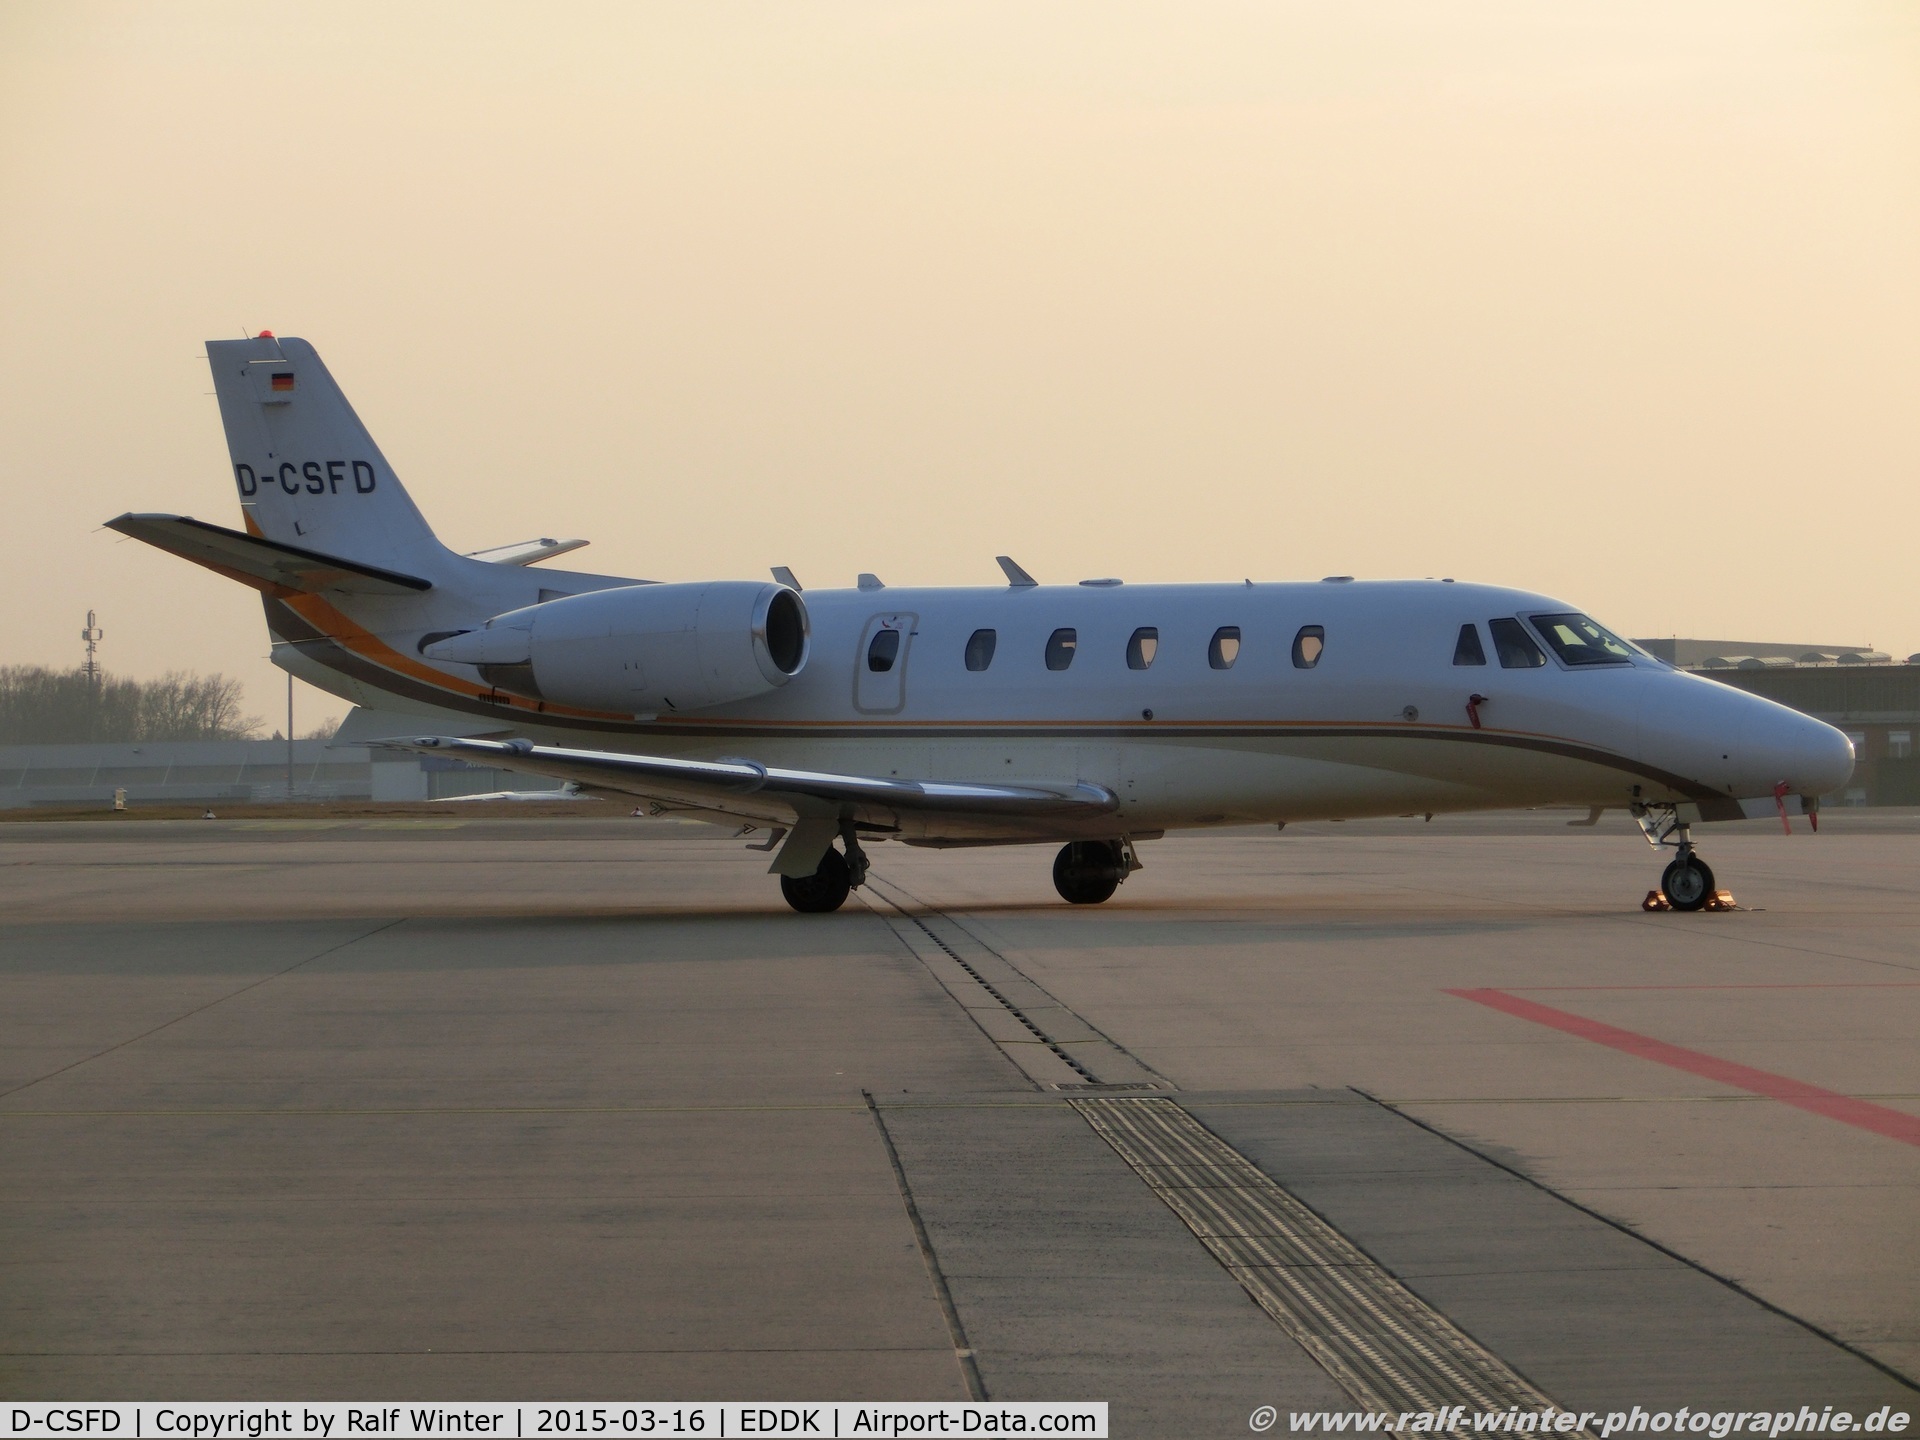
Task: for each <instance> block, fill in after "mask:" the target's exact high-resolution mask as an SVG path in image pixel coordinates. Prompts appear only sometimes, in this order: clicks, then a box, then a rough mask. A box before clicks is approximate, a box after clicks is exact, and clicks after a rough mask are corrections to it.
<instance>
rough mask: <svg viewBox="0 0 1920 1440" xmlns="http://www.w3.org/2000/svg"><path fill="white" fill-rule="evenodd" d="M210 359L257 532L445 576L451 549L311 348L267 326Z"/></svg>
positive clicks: (245, 508) (215, 344) (237, 476)
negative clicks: (275, 333)
mask: <svg viewBox="0 0 1920 1440" xmlns="http://www.w3.org/2000/svg"><path fill="white" fill-rule="evenodd" d="M207 359H208V361H209V362H210V363H211V365H212V367H213V385H214V390H215V392H216V393H217V394H218V396H219V397H220V423H221V424H222V425H223V426H224V427H225V428H226V432H227V452H228V456H229V458H230V459H231V460H232V462H233V479H234V484H235V486H236V488H237V489H238V490H239V492H240V508H241V512H242V514H243V515H244V516H245V519H246V528H247V532H248V533H249V534H252V535H257V536H259V537H260V538H261V539H264V540H271V541H274V542H276V543H278V544H281V545H296V546H299V547H300V548H302V549H307V550H317V551H320V552H322V553H324V554H328V555H336V556H339V557H340V558H341V559H344V560H351V561H355V562H357V563H359V564H363V565H374V566H378V567H380V568H382V569H385V570H393V571H400V572H403V573H408V574H425V575H426V576H427V578H429V579H432V578H437V576H435V575H434V574H433V573H432V572H435V571H441V570H443V569H444V568H445V562H446V560H447V559H448V558H450V557H449V555H448V552H447V550H446V547H445V546H443V545H441V543H440V542H439V540H438V539H436V538H435V536H434V533H433V529H432V527H431V526H429V525H428V524H427V521H426V517H425V516H423V515H422V514H421V513H420V511H419V509H418V507H416V506H415V505H414V503H413V500H412V498H411V497H410V496H409V495H408V494H407V492H406V490H405V489H404V488H403V487H402V486H401V484H400V481H399V479H398V478H397V477H396V476H395V475H394V473H393V467H392V466H391V465H389V464H388V463H387V458H386V456H384V455H382V454H381V453H380V447H379V446H378V445H376V444H375V443H374V441H373V437H372V436H371V435H369V434H368V433H367V427H366V426H365V425H363V424H362V423H361V422H360V417H359V416H358V415H356V414H355V413H354V410H353V406H352V405H351V404H349V403H348V401H347V397H346V396H345V394H343V393H342V392H341V389H340V387H339V385H337V384H336V383H335V382H334V378H333V376H332V375H331V374H329V373H328V372H327V367H326V365H325V364H324V363H323V362H322V361H321V359H320V356H319V353H318V352H317V351H316V350H315V349H314V348H313V346H311V345H309V344H308V343H307V342H306V341H304V340H294V339H287V340H278V339H275V338H274V337H273V335H271V334H268V333H263V334H261V335H259V336H257V337H255V338H254V339H251V340H213V341H209V342H208V344H207Z"/></svg>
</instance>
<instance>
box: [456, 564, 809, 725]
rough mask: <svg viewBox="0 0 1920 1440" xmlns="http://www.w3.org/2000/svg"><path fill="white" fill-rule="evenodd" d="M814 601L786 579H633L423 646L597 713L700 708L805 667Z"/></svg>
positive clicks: (774, 685)
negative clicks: (808, 600)
mask: <svg viewBox="0 0 1920 1440" xmlns="http://www.w3.org/2000/svg"><path fill="white" fill-rule="evenodd" d="M810 633H811V632H810V628H809V626H808V623H807V607H806V605H805V604H804V603H803V602H802V601H801V599H800V597H799V595H797V594H796V593H794V592H793V591H792V590H789V589H788V588H787V587H786V586H784V585H770V584H766V583H764V582H759V581H752V580H718V581H712V582H708V583H701V584H691V585H623V586H620V587H619V588H618V589H614V590H594V591H590V592H588V593H587V594H585V595H568V596H565V597H563V598H562V599H559V600H548V601H545V602H544V603H542V604H539V605H528V606H526V607H525V608H523V609H520V610H509V611H508V612H507V613H506V614H504V615H496V616H494V617H493V619H491V620H489V621H488V622H487V623H486V626H485V627H484V628H483V629H479V630H469V631H467V632H465V633H464V634H460V635H454V636H450V637H448V638H446V639H441V640H435V641H433V642H431V643H429V644H425V645H424V646H423V652H422V653H424V654H425V655H427V656H428V657H430V658H431V659H434V660H449V661H453V662H455V663H458V664H465V665H473V666H476V667H478V669H479V671H480V674H481V677H482V678H483V679H485V680H486V681H487V683H488V684H490V685H494V686H496V687H498V688H499V689H502V690H509V691H512V692H513V693H514V694H516V695H525V696H528V697H530V698H533V699H536V700H548V701H552V702H553V703H555V704H560V705H577V706H580V707H582V708H584V709H589V710H613V711H619V712H624V713H627V714H644V713H650V712H657V711H661V710H700V709H705V708H706V707H708V706H712V705H725V704H727V703H728V702H730V701H734V700H746V699H750V698H751V697H753V696H755V695H764V694H766V693H767V692H768V691H770V690H777V689H778V688H779V687H780V686H782V685H784V684H786V683H787V681H789V680H791V679H792V678H793V677H794V676H795V675H798V674H799V673H800V672H801V671H802V670H803V669H805V668H806V663H807V652H808V645H809V636H810Z"/></svg>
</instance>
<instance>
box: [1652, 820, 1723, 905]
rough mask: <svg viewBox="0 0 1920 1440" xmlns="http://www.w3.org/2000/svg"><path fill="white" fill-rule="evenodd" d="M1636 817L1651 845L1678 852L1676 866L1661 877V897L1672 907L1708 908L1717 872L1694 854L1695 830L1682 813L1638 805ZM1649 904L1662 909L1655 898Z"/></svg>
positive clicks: (1673, 862) (1673, 864)
mask: <svg viewBox="0 0 1920 1440" xmlns="http://www.w3.org/2000/svg"><path fill="white" fill-rule="evenodd" d="M1633 818H1634V819H1635V820H1636V821H1637V822H1638V823H1639V825H1640V833H1641V834H1643V835H1645V836H1646V837H1647V843H1648V844H1649V845H1652V846H1653V847H1655V848H1656V849H1659V848H1662V847H1665V846H1672V847H1673V850H1674V852H1675V853H1674V857H1673V861H1672V863H1671V864H1669V865H1668V866H1667V868H1666V869H1665V870H1664V871H1663V872H1661V875H1660V891H1659V894H1660V896H1661V897H1662V898H1664V899H1665V900H1666V902H1667V905H1668V907H1669V908H1671V909H1674V910H1688V911H1690V910H1703V909H1705V908H1706V906H1707V904H1708V902H1709V901H1711V900H1712V899H1713V897H1714V895H1715V893H1716V892H1715V890H1714V886H1713V871H1712V870H1711V869H1709V868H1708V866H1707V862H1706V861H1704V860H1702V859H1701V858H1700V856H1699V855H1698V854H1697V853H1696V852H1695V851H1694V848H1693V834H1692V831H1691V829H1690V828H1689V827H1688V826H1687V824H1686V823H1685V822H1684V821H1682V820H1681V819H1680V816H1679V812H1678V811H1677V810H1676V809H1675V808H1674V807H1673V806H1671V805H1636V806H1634V807H1633ZM1647 905H1648V907H1649V908H1652V909H1658V908H1659V907H1658V906H1656V905H1654V903H1653V897H1652V896H1648V897H1647Z"/></svg>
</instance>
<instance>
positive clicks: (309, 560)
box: [107, 515, 433, 595]
mask: <svg viewBox="0 0 1920 1440" xmlns="http://www.w3.org/2000/svg"><path fill="white" fill-rule="evenodd" d="M107 528H108V529H109V530H118V531H119V532H120V533H121V534H122V535H131V536H132V537H133V538H134V539H136V540H144V541H146V542H147V544H149V545H154V546H158V547H159V548H160V549H162V550H165V551H167V552H169V553H170V554H174V555H178V556H180V557H181V558H182V559H185V560H191V561H193V562H194V563H195V564H196V565H204V566H206V567H207V568H208V569H209V570H213V571H217V572H218V573H219V574H222V575H225V576H226V577H227V578H228V579H229V580H238V581H240V583H241V584H243V585H251V586H253V588H254V589H256V590H261V589H268V588H269V587H274V588H277V589H279V590H283V591H293V592H298V593H310V592H312V591H315V590H346V591H350V592H352V593H355V594H361V595H413V594H417V593H418V592H420V591H422V590H431V589H432V588H433V586H432V584H431V583H430V582H428V581H425V580H422V579H420V578H419V577H417V576H414V575H402V574H400V573H399V572H398V571H395V570H382V569H380V568H379V567H378V566H374V565H362V564H360V563H358V562H357V561H353V560H342V559H341V558H340V557H339V556H337V555H323V554H321V553H320V552H319V551H318V550H303V549H301V548H300V547H299V546H298V545H282V544H281V543H280V542H279V541H277V540H263V539H261V538H260V537H259V536H257V535H249V534H247V533H246V532H245V531H242V530H229V529H227V527H226V526H224V525H210V524H208V523H207V522H206V521H205V520H195V519H194V518H193V517H192V516H191V515H121V516H118V517H117V518H115V519H112V520H109V521H107Z"/></svg>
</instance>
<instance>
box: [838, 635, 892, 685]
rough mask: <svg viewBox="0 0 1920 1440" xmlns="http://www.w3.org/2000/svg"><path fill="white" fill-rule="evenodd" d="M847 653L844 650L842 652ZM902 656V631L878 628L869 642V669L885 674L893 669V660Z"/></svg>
mask: <svg viewBox="0 0 1920 1440" xmlns="http://www.w3.org/2000/svg"><path fill="white" fill-rule="evenodd" d="M840 653H841V654H843V655H844V654H845V653H846V652H845V651H844V650H843V651H841V652H840ZM899 658H900V632H899V631H898V630H876V631H874V632H873V639H872V640H871V641H869V642H868V644H867V669H869V670H872V671H875V672H877V673H880V674H884V673H885V672H887V671H888V670H891V669H893V662H894V661H896V660H898V659H899Z"/></svg>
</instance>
